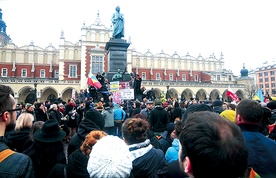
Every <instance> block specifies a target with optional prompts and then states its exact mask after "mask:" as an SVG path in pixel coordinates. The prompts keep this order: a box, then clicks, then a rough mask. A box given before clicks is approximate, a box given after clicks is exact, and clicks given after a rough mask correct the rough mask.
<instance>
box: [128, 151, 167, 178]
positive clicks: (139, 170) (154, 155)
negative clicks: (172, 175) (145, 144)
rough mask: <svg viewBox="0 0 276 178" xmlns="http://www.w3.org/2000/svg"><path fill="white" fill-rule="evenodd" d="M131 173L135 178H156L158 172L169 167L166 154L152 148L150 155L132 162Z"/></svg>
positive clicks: (147, 154)
mask: <svg viewBox="0 0 276 178" xmlns="http://www.w3.org/2000/svg"><path fill="white" fill-rule="evenodd" d="M132 166H133V169H132V171H131V173H132V174H133V176H134V177H135V178H139V177H141V178H144V177H154V176H155V175H156V174H157V171H158V170H161V169H163V168H164V167H166V166H167V164H166V160H165V157H164V153H163V152H162V150H160V149H155V148H152V149H151V150H150V151H149V152H148V153H146V154H145V155H143V156H142V157H139V158H137V159H135V160H134V161H132Z"/></svg>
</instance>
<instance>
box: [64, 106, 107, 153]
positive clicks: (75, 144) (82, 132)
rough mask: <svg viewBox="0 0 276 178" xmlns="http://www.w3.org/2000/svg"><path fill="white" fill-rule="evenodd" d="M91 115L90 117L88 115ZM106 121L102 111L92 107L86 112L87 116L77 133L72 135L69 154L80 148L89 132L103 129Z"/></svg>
mask: <svg viewBox="0 0 276 178" xmlns="http://www.w3.org/2000/svg"><path fill="white" fill-rule="evenodd" d="M88 116H89V117H88ZM104 125H105V121H104V118H103V116H102V114H101V113H99V112H98V111H96V110H94V109H90V110H88V111H87V113H86V118H85V119H84V120H83V121H82V122H81V123H80V125H79V127H78V131H77V134H75V135H74V136H73V137H71V139H70V142H69V145H68V151H67V152H68V156H69V155H70V154H71V153H73V152H74V151H75V150H77V149H79V148H80V146H81V145H82V142H83V141H84V140H85V137H86V135H87V134H89V133H90V132H91V131H93V130H102V129H103V128H104Z"/></svg>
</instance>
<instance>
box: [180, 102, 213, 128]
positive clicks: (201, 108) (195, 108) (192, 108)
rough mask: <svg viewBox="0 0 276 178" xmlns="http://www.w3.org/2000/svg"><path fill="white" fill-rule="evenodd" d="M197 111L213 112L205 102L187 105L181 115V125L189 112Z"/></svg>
mask: <svg viewBox="0 0 276 178" xmlns="http://www.w3.org/2000/svg"><path fill="white" fill-rule="evenodd" d="M198 111H211V112H213V109H212V108H211V107H210V106H209V105H207V104H191V105H189V106H188V107H187V109H186V112H185V113H184V115H183V120H182V125H184V122H185V120H186V118H187V117H188V115H189V114H191V113H194V112H198Z"/></svg>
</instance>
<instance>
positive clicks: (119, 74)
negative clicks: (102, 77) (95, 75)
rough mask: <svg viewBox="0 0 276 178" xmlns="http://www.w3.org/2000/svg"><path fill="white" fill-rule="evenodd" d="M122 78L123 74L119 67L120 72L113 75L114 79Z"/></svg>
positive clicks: (119, 79)
mask: <svg viewBox="0 0 276 178" xmlns="http://www.w3.org/2000/svg"><path fill="white" fill-rule="evenodd" d="M122 79H123V76H122V74H121V70H120V69H118V73H117V74H114V75H113V77H112V81H121V80H122Z"/></svg>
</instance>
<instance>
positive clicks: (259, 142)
mask: <svg viewBox="0 0 276 178" xmlns="http://www.w3.org/2000/svg"><path fill="white" fill-rule="evenodd" d="M239 127H240V128H241V130H242V133H243V136H244V139H245V143H246V146H247V149H248V167H252V168H253V169H254V171H255V172H257V173H258V174H259V175H260V176H261V177H275V176H276V154H275V150H276V142H275V141H274V140H271V139H270V138H267V137H265V136H264V135H262V134H261V133H259V132H258V128H259V126H258V125H251V124H239Z"/></svg>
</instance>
